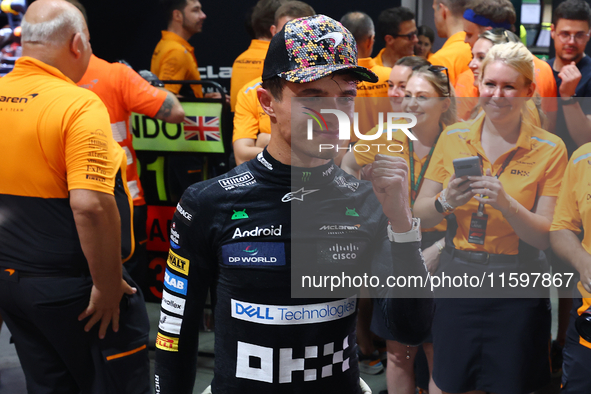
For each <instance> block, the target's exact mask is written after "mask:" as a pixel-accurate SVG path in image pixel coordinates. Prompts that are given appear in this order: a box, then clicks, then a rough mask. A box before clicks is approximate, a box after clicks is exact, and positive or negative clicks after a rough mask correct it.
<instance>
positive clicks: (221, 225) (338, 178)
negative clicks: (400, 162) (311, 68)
mask: <svg viewBox="0 0 591 394" xmlns="http://www.w3.org/2000/svg"><path fill="white" fill-rule="evenodd" d="M387 222H388V219H387V218H386V217H385V215H384V214H383V211H382V207H381V205H380V203H379V202H378V200H377V198H376V197H375V195H374V193H373V189H372V185H371V183H369V182H364V181H358V180H356V179H355V178H353V177H351V176H349V175H347V174H346V173H344V172H343V171H342V170H341V169H340V168H338V167H337V166H336V165H334V163H332V162H330V163H328V164H326V165H324V166H321V167H315V168H300V169H298V168H295V167H290V166H286V165H283V164H281V163H279V162H278V161H276V160H274V159H273V158H272V157H271V155H270V154H269V153H268V152H267V151H266V150H265V151H263V152H262V153H261V154H259V156H258V157H257V158H256V159H254V160H251V161H250V162H247V163H244V164H242V165H240V166H239V167H237V168H235V169H233V170H232V171H230V172H228V173H227V174H225V175H223V176H221V177H218V178H215V179H212V180H208V181H205V182H201V183H197V184H195V185H193V186H191V187H190V188H189V189H187V191H186V192H185V193H184V194H183V197H182V199H181V201H180V203H179V204H178V205H177V211H176V212H175V214H174V218H173V223H172V227H171V234H170V235H171V250H170V254H169V258H168V263H167V270H166V275H165V283H164V286H165V288H164V292H163V299H162V309H161V318H160V325H159V333H158V339H157V350H156V371H155V375H156V376H155V385H156V393H161V394H183V393H191V392H192V390H193V385H194V381H195V374H196V361H197V347H198V330H199V321H200V319H201V318H202V310H203V306H204V303H205V298H206V294H207V290H208V288H209V287H210V286H213V288H214V289H215V294H216V298H217V303H216V306H215V312H214V313H215V322H216V324H215V372H214V378H213V381H212V392H213V393H214V394H220V393H222V394H223V393H232V394H234V393H257V394H265V393H306V394H311V393H321V392H325V393H340V394H349V393H351V394H353V393H355V394H357V393H360V388H359V369H358V365H357V354H356V344H355V319H356V298H355V296H356V294H357V293H358V289H357V288H354V287H350V288H347V289H341V293H340V294H337V295H335V296H333V297H332V298H330V299H327V298H324V299H323V298H292V294H291V290H292V287H293V286H295V285H299V284H300V282H301V280H302V279H301V277H298V276H297V275H295V274H294V275H293V279H292V268H294V272H296V271H297V272H302V273H304V274H307V275H324V274H326V273H333V274H335V275H337V274H340V273H342V271H343V269H344V270H345V271H346V273H347V274H348V275H354V274H356V273H359V274H362V273H363V272H366V273H368V274H375V273H379V274H380V276H381V277H385V276H386V275H391V274H401V273H404V274H405V275H420V276H422V277H426V275H427V272H426V269H425V267H424V264H423V260H422V256H421V254H420V252H419V242H410V243H392V242H390V241H389V240H388V237H387V230H386V228H387ZM292 226H293V227H292ZM363 261H369V262H371V263H370V264H365V265H364V264H362V262H363ZM296 262H297V263H298V264H300V263H301V265H299V266H298V267H297V268H298V269H295V268H296ZM302 266H304V268H302ZM292 280H293V282H292ZM382 283H384V282H382ZM378 290H379V291H378V292H377V293H375V294H374V295H376V296H396V295H397V294H396V293H395V291H397V290H395V289H388V288H387V287H386V288H379V289H378ZM306 291H307V290H306ZM319 291H323V292H324V293H323V294H326V292H327V289H326V288H324V289H318V288H313V289H309V294H310V296H309V297H312V296H314V295H318V294H320V293H318V292H319ZM306 294H307V293H306ZM342 294H346V296H344V297H341V295H342ZM398 295H400V294H398ZM415 295H417V296H419V297H423V298H405V299H404V298H398V299H395V298H391V299H383V300H382V302H381V303H380V307H381V308H382V309H383V311H384V313H385V316H386V321H387V324H388V326H389V328H390V330H391V331H392V333H393V334H394V335H395V336H396V338H397V339H398V340H400V341H401V342H404V343H409V344H415V345H416V344H418V343H420V342H421V341H422V340H423V339H424V338H425V337H426V335H427V334H428V332H429V330H430V327H431V318H432V312H433V300H432V299H431V298H429V296H430V293H429V290H423V289H420V290H419V291H418V293H415ZM425 296H426V297H427V298H425Z"/></svg>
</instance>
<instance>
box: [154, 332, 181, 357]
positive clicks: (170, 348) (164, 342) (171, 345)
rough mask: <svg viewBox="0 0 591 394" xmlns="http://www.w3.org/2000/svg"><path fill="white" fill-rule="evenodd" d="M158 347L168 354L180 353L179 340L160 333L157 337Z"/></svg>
mask: <svg viewBox="0 0 591 394" xmlns="http://www.w3.org/2000/svg"><path fill="white" fill-rule="evenodd" d="M156 347H157V348H158V349H161V350H166V351H167V352H178V351H179V339H178V338H173V337H167V336H166V335H162V334H160V333H158V335H157V336H156Z"/></svg>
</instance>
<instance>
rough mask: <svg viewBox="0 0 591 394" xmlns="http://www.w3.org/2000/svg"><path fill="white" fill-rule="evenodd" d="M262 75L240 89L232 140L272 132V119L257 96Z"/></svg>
mask: <svg viewBox="0 0 591 394" xmlns="http://www.w3.org/2000/svg"><path fill="white" fill-rule="evenodd" d="M262 83H263V80H262V79H261V77H258V78H255V79H253V80H252V81H250V82H248V83H247V84H246V85H244V86H243V87H242V89H240V92H239V93H238V97H237V100H236V111H235V112H234V133H233V135H232V142H236V140H239V139H241V138H250V139H253V140H256V139H257V135H258V134H259V133H268V134H271V119H270V118H269V115H267V113H266V112H265V111H263V107H261V103H260V102H259V99H258V97H257V89H258V88H259V87H260V86H261V84H262Z"/></svg>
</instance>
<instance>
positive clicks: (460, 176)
mask: <svg viewBox="0 0 591 394" xmlns="http://www.w3.org/2000/svg"><path fill="white" fill-rule="evenodd" d="M453 165H454V170H455V173H454V174H453V175H452V176H451V178H450V179H449V183H448V184H447V189H446V190H445V199H446V200H447V203H448V204H449V205H451V206H452V207H454V208H457V207H459V206H462V205H464V204H466V203H467V202H468V201H470V199H471V198H472V197H473V196H474V193H473V192H472V184H471V182H470V179H469V177H470V176H479V175H482V163H481V161H480V158H479V157H478V156H472V157H463V158H460V159H455V160H454V161H453Z"/></svg>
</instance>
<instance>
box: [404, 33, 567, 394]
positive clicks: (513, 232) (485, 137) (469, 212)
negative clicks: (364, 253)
mask: <svg viewBox="0 0 591 394" xmlns="http://www.w3.org/2000/svg"><path fill="white" fill-rule="evenodd" d="M481 73H482V74H481V76H480V85H479V90H480V102H481V105H482V108H483V110H484V113H485V114H484V116H481V117H480V118H478V119H476V120H475V121H474V122H473V123H471V124H469V125H468V126H466V124H465V123H464V124H459V125H452V126H450V127H448V128H447V129H445V130H444V131H443V133H442V135H441V138H440V139H439V141H438V143H437V146H436V148H435V152H434V153H433V158H432V164H431V165H430V166H429V169H428V170H427V173H426V175H425V178H426V179H425V181H424V184H423V187H422V189H421V191H420V193H419V196H418V198H417V201H416V204H415V206H414V214H415V215H416V216H417V217H420V218H421V220H422V221H423V222H424V223H425V227H429V226H434V225H437V224H438V223H440V222H441V220H443V218H444V217H446V216H447V217H448V218H449V214H451V213H452V212H453V213H454V216H455V223H454V224H453V225H452V224H451V223H450V221H449V220H448V230H447V236H446V246H445V251H444V252H443V254H442V255H441V258H440V263H439V269H440V270H441V271H445V273H446V274H447V275H449V276H456V275H460V276H462V275H465V274H467V275H472V274H474V275H482V274H483V272H485V271H486V272H489V273H490V272H495V273H499V272H504V270H505V269H512V270H513V271H515V270H522V269H525V268H527V269H528V270H533V269H537V270H541V269H543V265H544V264H543V263H544V262H543V259H541V258H540V252H539V250H545V249H547V248H548V246H549V235H548V233H549V229H550V224H551V222H552V214H553V212H554V205H555V203H556V196H557V195H558V190H559V187H560V182H561V179H562V176H563V173H564V168H565V166H566V157H567V156H566V149H565V147H564V143H563V142H562V141H561V140H560V139H559V138H558V137H556V136H555V135H553V134H550V133H548V132H547V131H545V130H543V129H541V128H539V127H536V126H534V125H532V124H531V123H529V122H527V121H524V120H522V115H521V111H522V108H523V105H524V104H525V101H526V100H528V99H529V98H530V97H531V96H532V95H533V93H534V90H535V83H534V82H533V80H534V66H533V61H532V55H531V53H530V52H529V51H528V50H527V48H525V46H523V45H522V44H517V43H506V44H500V45H496V46H494V47H493V48H491V50H490V51H489V52H488V53H487V55H486V58H485V59H484V61H483V64H482V71H481ZM471 156H478V157H480V160H481V163H482V165H483V168H484V170H485V175H483V176H470V177H468V176H463V177H460V178H456V177H455V175H454V173H455V170H454V166H453V163H452V162H453V160H454V159H458V158H465V157H471ZM466 181H467V182H466ZM530 272H531V271H530ZM446 295H450V293H448V292H445V291H442V292H441V293H440V294H439V296H442V297H445V296H446ZM456 295H457V294H456ZM465 295H466V296H467V297H472V296H473V295H474V293H470V292H467V293H465ZM467 316H469V318H466V317H467ZM550 321H551V316H550V307H549V301H548V299H547V298H520V299H508V298H503V299H497V298H495V299H485V298H481V299H477V298H465V299H445V298H440V299H438V300H437V308H436V311H435V319H434V323H433V343H434V370H433V378H434V380H435V382H436V383H437V386H438V387H439V388H441V389H442V390H443V391H444V392H446V393H466V392H472V391H473V390H477V391H476V392H478V393H481V392H483V391H488V392H495V393H507V394H513V393H515V394H523V393H529V392H532V391H534V390H536V389H538V388H540V387H542V386H544V385H545V384H547V383H548V382H549V379H550V374H549V372H550V366H549V360H548V339H549V336H550ZM524 333H527V335H524Z"/></svg>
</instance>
